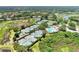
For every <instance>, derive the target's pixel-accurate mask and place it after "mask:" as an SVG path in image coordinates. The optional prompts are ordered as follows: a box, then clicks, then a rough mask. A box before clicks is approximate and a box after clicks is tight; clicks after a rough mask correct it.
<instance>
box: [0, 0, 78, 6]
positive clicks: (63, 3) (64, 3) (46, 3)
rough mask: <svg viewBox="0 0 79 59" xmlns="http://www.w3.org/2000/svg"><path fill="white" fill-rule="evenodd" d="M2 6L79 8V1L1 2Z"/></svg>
mask: <svg viewBox="0 0 79 59" xmlns="http://www.w3.org/2000/svg"><path fill="white" fill-rule="evenodd" d="M0 6H79V0H0Z"/></svg>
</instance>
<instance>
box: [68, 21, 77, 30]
mask: <svg viewBox="0 0 79 59" xmlns="http://www.w3.org/2000/svg"><path fill="white" fill-rule="evenodd" d="M68 28H69V29H71V30H76V25H75V23H73V22H70V23H69V26H68Z"/></svg>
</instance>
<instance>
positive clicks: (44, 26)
mask: <svg viewBox="0 0 79 59" xmlns="http://www.w3.org/2000/svg"><path fill="white" fill-rule="evenodd" d="M46 27H48V25H47V22H44V23H42V24H40V25H39V27H38V28H39V29H41V30H45V28H46Z"/></svg>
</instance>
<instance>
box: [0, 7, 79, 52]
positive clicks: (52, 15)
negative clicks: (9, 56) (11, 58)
mask: <svg viewBox="0 0 79 59" xmlns="http://www.w3.org/2000/svg"><path fill="white" fill-rule="evenodd" d="M0 52H79V7H78V6H38V7H36V6H24V7H23V6H16V7H15V6H12V7H10V6H6V7H5V6H4V7H0Z"/></svg>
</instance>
